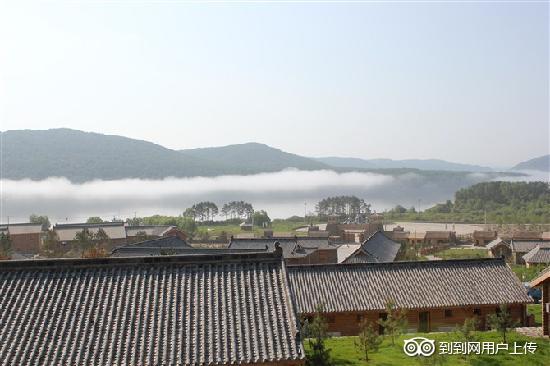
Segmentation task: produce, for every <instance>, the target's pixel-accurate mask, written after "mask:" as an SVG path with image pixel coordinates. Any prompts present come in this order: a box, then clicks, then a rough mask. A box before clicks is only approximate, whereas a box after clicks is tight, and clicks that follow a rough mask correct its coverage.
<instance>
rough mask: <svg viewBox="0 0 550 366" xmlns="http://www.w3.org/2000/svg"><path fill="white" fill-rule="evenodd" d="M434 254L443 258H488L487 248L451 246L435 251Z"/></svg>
mask: <svg viewBox="0 0 550 366" xmlns="http://www.w3.org/2000/svg"><path fill="white" fill-rule="evenodd" d="M434 256H436V257H438V258H442V259H468V258H486V257H487V249H461V248H456V249H454V248H449V249H445V250H443V251H441V252H437V253H435V254H434Z"/></svg>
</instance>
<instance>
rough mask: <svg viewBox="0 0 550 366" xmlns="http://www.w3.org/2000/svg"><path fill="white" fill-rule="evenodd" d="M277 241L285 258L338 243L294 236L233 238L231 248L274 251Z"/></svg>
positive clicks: (309, 252) (334, 246) (303, 255)
mask: <svg viewBox="0 0 550 366" xmlns="http://www.w3.org/2000/svg"><path fill="white" fill-rule="evenodd" d="M275 243H279V245H280V246H281V248H282V250H283V257H284V258H287V259H289V258H302V257H306V256H308V255H310V254H311V253H313V252H315V251H316V250H319V249H329V248H331V249H334V250H336V249H337V248H338V245H332V244H330V243H329V241H328V239H327V238H324V239H323V238H310V237H293V238H250V239H242V238H231V241H230V243H229V246H228V248H229V249H239V250H243V249H248V250H265V249H266V248H267V250H269V251H272V250H274V248H275Z"/></svg>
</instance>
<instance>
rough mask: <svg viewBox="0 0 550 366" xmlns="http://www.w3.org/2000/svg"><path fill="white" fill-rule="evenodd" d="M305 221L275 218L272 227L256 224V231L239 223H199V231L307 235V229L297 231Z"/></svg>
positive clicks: (212, 234)
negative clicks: (245, 229)
mask: <svg viewBox="0 0 550 366" xmlns="http://www.w3.org/2000/svg"><path fill="white" fill-rule="evenodd" d="M306 225H308V224H306V223H305V222H293V221H287V220H274V221H273V222H272V224H271V226H270V227H268V228H262V227H259V226H254V231H242V230H241V228H240V226H239V225H232V224H218V225H199V226H198V231H199V232H201V231H208V233H209V235H210V236H218V235H220V233H221V232H222V231H225V232H226V233H227V235H228V236H231V235H236V234H244V233H249V232H250V233H252V232H254V233H255V234H256V236H262V235H263V234H264V230H273V231H274V232H285V233H293V234H295V235H297V236H306V235H307V232H305V231H295V230H296V229H297V228H299V227H302V226H306Z"/></svg>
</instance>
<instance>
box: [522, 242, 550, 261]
mask: <svg viewBox="0 0 550 366" xmlns="http://www.w3.org/2000/svg"><path fill="white" fill-rule="evenodd" d="M522 258H523V260H524V261H525V263H542V264H548V263H550V246H548V247H541V246H536V247H534V248H533V249H531V250H530V251H529V252H528V253H527V254H525V255H524V256H523V257H522Z"/></svg>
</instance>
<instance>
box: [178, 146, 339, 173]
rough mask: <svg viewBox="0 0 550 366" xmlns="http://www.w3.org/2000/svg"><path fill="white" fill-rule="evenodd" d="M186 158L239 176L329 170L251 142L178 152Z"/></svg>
mask: <svg viewBox="0 0 550 366" xmlns="http://www.w3.org/2000/svg"><path fill="white" fill-rule="evenodd" d="M181 152H182V153H183V154H185V155H187V156H192V157H196V158H200V159H204V160H209V161H216V162H218V163H220V164H223V165H224V166H226V167H231V168H232V169H233V170H235V171H238V172H241V173H255V172H259V171H262V172H275V171H280V170H283V169H285V168H290V167H292V168H297V169H301V170H318V169H330V168H331V167H330V166H328V165H327V164H324V163H321V162H318V161H315V160H313V159H309V158H305V157H302V156H299V155H295V154H290V153H287V152H284V151H282V150H279V149H276V148H273V147H270V146H268V145H264V144H258V143H255V142H251V143H247V144H238V145H228V146H221V147H207V148H201V149H188V150H181Z"/></svg>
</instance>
